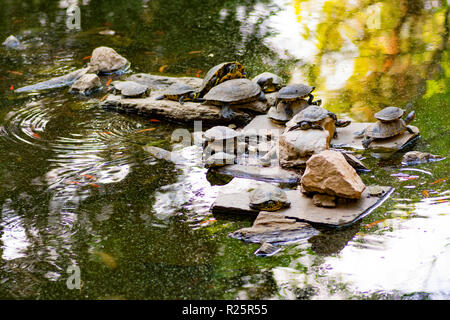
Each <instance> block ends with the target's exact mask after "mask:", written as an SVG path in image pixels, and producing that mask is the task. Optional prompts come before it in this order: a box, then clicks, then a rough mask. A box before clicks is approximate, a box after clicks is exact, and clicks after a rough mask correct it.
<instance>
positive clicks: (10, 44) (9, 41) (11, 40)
mask: <svg viewBox="0 0 450 320" xmlns="http://www.w3.org/2000/svg"><path fill="white" fill-rule="evenodd" d="M2 45H4V46H5V47H7V48H17V47H18V46H19V45H20V41H19V39H17V38H16V37H15V36H13V35H10V36H9V37H8V38H6V40H5V41H3V42H2Z"/></svg>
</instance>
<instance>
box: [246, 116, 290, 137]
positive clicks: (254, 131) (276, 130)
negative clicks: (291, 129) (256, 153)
mask: <svg viewBox="0 0 450 320" xmlns="http://www.w3.org/2000/svg"><path fill="white" fill-rule="evenodd" d="M284 129H285V127H284V126H283V125H279V124H276V123H274V122H273V121H271V120H270V119H269V117H268V116H267V115H266V114H263V115H257V116H255V117H254V118H253V119H252V121H250V122H249V123H248V124H247V125H246V126H245V127H244V128H243V129H242V131H241V135H243V136H248V137H251V136H263V135H264V136H271V137H278V136H279V135H281V133H282V132H283V131H284Z"/></svg>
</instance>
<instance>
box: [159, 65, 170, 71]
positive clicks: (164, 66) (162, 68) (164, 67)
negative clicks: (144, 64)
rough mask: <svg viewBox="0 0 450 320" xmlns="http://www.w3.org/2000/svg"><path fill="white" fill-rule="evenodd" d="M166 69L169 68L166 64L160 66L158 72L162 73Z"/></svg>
mask: <svg viewBox="0 0 450 320" xmlns="http://www.w3.org/2000/svg"><path fill="white" fill-rule="evenodd" d="M168 67H169V66H168V65H167V64H165V65H163V66H161V67H160V68H159V72H164V70H165V69H166V68H168Z"/></svg>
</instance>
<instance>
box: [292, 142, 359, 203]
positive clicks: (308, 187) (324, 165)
mask: <svg viewBox="0 0 450 320" xmlns="http://www.w3.org/2000/svg"><path fill="white" fill-rule="evenodd" d="M301 184H302V187H303V189H304V190H305V192H311V193H315V192H318V193H325V194H328V195H332V196H338V197H342V198H350V199H360V198H361V194H362V192H363V191H364V189H365V188H366V186H365V185H364V183H363V182H362V180H361V178H360V176H359V175H358V174H357V173H356V171H355V169H354V168H353V167H352V166H350V165H349V164H348V162H347V161H346V160H345V158H344V156H343V155H342V154H341V153H340V152H337V151H332V150H325V151H322V152H320V153H318V154H315V155H313V156H312V157H311V158H310V159H309V160H308V161H307V162H306V170H305V173H304V174H303V176H302V181H301Z"/></svg>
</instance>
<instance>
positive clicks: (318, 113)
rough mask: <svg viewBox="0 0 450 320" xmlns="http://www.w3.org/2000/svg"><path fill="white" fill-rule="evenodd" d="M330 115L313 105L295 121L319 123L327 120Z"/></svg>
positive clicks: (301, 112) (299, 114) (303, 111)
mask: <svg viewBox="0 0 450 320" xmlns="http://www.w3.org/2000/svg"><path fill="white" fill-rule="evenodd" d="M329 115H330V112H329V111H328V110H326V109H324V108H322V107H319V106H314V105H311V106H309V107H307V108H305V109H304V110H302V111H300V112H299V113H298V114H297V115H296V117H295V121H296V122H300V121H309V122H317V121H321V120H323V119H325V118H326V117H328V116H329Z"/></svg>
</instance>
